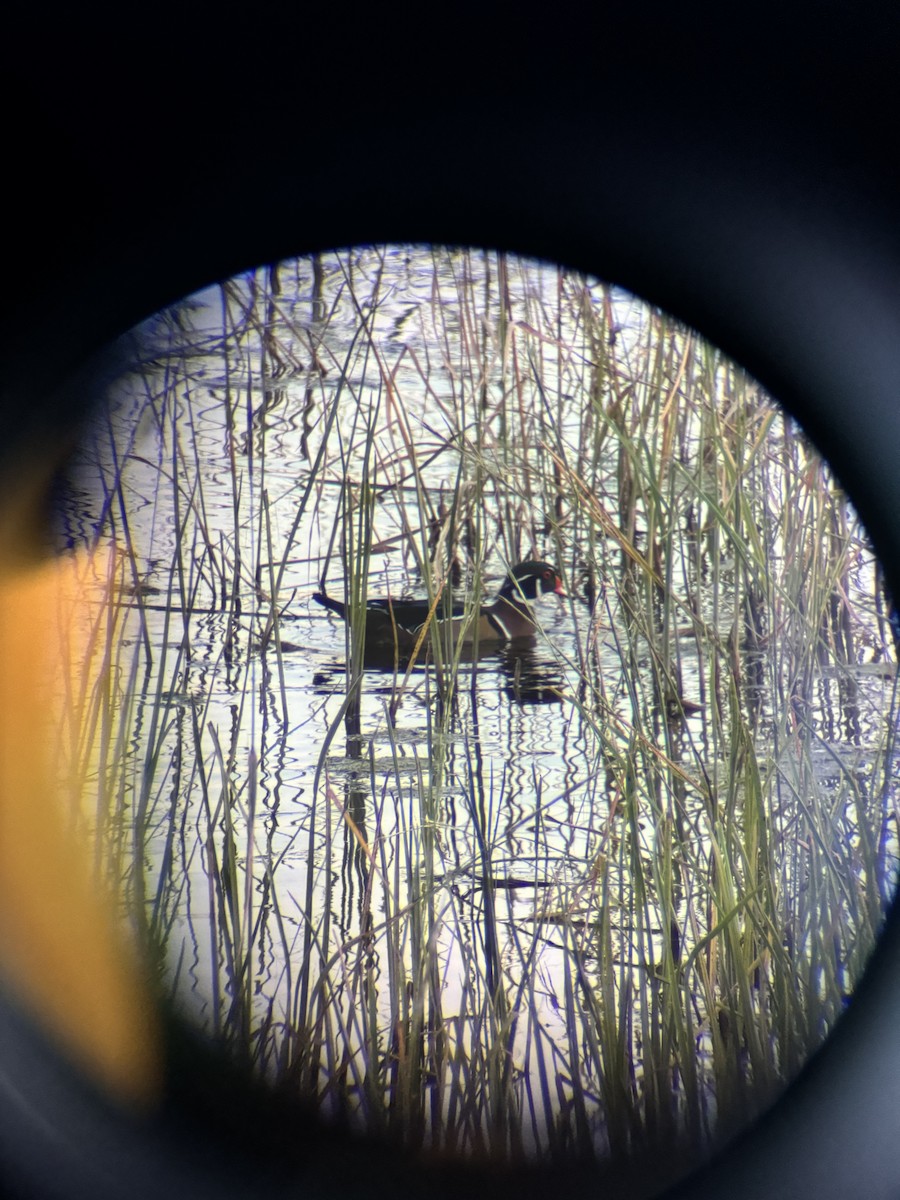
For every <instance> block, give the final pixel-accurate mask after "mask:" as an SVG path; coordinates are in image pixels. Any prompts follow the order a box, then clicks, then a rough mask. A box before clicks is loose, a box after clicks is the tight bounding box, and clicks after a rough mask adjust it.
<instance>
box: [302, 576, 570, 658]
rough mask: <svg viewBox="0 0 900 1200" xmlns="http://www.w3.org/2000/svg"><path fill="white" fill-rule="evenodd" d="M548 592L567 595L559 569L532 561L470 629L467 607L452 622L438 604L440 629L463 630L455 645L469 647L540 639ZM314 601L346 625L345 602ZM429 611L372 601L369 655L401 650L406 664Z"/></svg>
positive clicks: (423, 604)
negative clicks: (539, 610)
mask: <svg viewBox="0 0 900 1200" xmlns="http://www.w3.org/2000/svg"><path fill="white" fill-rule="evenodd" d="M543 592H555V593H556V594H557V595H558V596H565V594H566V593H565V591H564V590H563V584H562V579H561V578H560V575H559V572H558V571H557V569H556V567H553V566H551V565H550V563H546V562H538V561H535V560H529V561H528V562H523V563H519V565H518V566H517V567H514V568H513V570H512V571H511V572H510V573H509V575H508V576H507V577H506V579H505V581H504V583H503V586H502V587H501V588H500V591H499V592H498V593H497V596H496V598H495V600H494V602H493V603H492V604H483V605H482V606H481V611H480V612H479V614H478V617H477V619H476V620H473V621H470V622H469V623H468V624H466V622H465V605H464V604H463V603H462V602H459V601H457V602H456V603H455V604H454V605H453V609H452V614H451V615H450V616H449V617H448V616H446V615H444V612H443V610H442V608H441V605H440V603H439V604H438V609H437V613H436V615H435V618H434V620H435V624H436V625H437V626H438V629H443V628H444V627H446V625H447V623H448V621H449V622H450V623H451V624H452V625H454V626H456V628H457V629H458V630H459V633H456V632H454V633H453V636H454V639H456V638H457V637H459V636H462V637H463V642H464V644H469V643H472V642H474V641H475V639H476V637H477V639H478V644H479V645H490V644H494V645H496V644H497V643H500V642H509V641H513V640H514V639H516V638H526V637H534V631H535V623H534V616H533V614H532V611H531V604H530V601H532V600H536V599H537V597H538V596H539V595H540V594H541V593H543ZM313 600H315V601H316V603H317V604H322V605H324V607H325V608H328V609H330V610H331V611H332V612H333V613H337V615H338V616H339V617H342V618H343V619H344V620H346V616H347V609H346V605H345V604H344V603H343V601H341V600H334V599H332V597H331V596H327V595H326V594H325V593H324V592H316V593H315V594H314V595H313ZM429 607H430V606H429V603H428V601H427V600H369V601H368V603H367V604H366V648H367V652H369V653H373V654H374V653H377V652H378V650H379V649H380V650H381V651H382V652H383V653H387V652H388V651H390V652H391V653H393V651H394V648H395V647H396V650H397V654H398V656H399V657H400V658H403V657H408V656H409V655H410V654H411V653H412V652H413V649H414V648H415V645H416V643H417V641H418V639H419V633H420V631H421V628H422V626H423V624H424V623H425V621H426V619H427V617H428V610H429ZM438 614H441V615H438Z"/></svg>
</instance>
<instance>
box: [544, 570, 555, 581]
mask: <svg viewBox="0 0 900 1200" xmlns="http://www.w3.org/2000/svg"><path fill="white" fill-rule="evenodd" d="M552 574H553V572H552V571H545V572H544V578H545V579H549V578H550V576H551V575H552Z"/></svg>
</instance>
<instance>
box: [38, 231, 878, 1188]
mask: <svg viewBox="0 0 900 1200" xmlns="http://www.w3.org/2000/svg"><path fill="white" fill-rule="evenodd" d="M128 350H129V353H130V355H131V362H132V364H133V365H132V366H131V367H130V368H129V369H128V370H127V371H125V372H124V373H123V374H122V376H121V378H120V379H119V380H118V382H117V383H116V385H115V387H114V388H113V389H112V394H111V397H110V404H109V408H108V410H107V411H106V412H105V413H104V414H103V415H102V417H100V418H98V421H97V423H96V425H95V427H94V428H93V429H92V431H91V435H90V436H89V437H86V438H85V441H84V444H83V446H82V447H81V450H80V453H79V456H78V459H77V462H76V463H75V464H74V466H73V470H72V474H71V478H70V481H69V491H68V495H67V498H66V499H65V502H64V503H63V505H62V508H61V512H60V520H61V524H62V526H63V527H64V529H65V531H66V534H67V536H68V537H69V538H70V540H72V541H77V540H79V539H84V538H87V539H88V540H90V541H91V543H92V544H93V545H95V546H97V547H102V546H105V545H109V544H111V545H113V546H114V547H116V552H117V555H118V557H117V559H116V562H117V564H118V567H117V571H118V574H117V578H116V580H115V584H114V586H113V587H112V588H106V587H100V586H98V588H97V589H96V593H95V602H94V604H93V606H92V607H90V608H89V609H88V610H86V611H85V612H82V614H81V617H80V618H79V619H82V620H86V619H91V620H93V621H95V622H96V623H97V626H98V629H99V630H102V631H103V636H102V637H101V638H100V641H99V642H98V645H105V646H107V648H108V649H107V659H106V663H107V666H108V667H109V670H110V680H111V685H110V691H109V692H108V693H107V694H106V697H105V699H98V704H100V706H101V708H102V707H103V705H105V706H106V707H105V708H104V709H103V713H104V715H103V719H102V720H99V719H98V721H97V724H96V726H94V727H93V728H96V730H97V736H96V738H94V739H93V741H92V738H91V737H90V736H87V735H84V734H83V735H82V736H80V737H79V738H78V739H77V745H78V754H80V755H83V756H84V763H85V764H87V763H88V762H90V763H91V764H92V765H91V767H90V772H91V775H90V777H91V778H92V779H97V780H99V781H100V787H99V790H100V794H101V798H102V802H101V810H102V811H101V814H100V816H99V817H97V818H96V820H95V821H94V824H95V826H96V828H95V833H96V835H97V838H98V844H99V846H100V847H101V849H102V851H103V853H102V855H101V866H100V869H102V870H103V871H104V872H105V873H106V875H107V876H112V877H114V879H115V881H116V883H117V886H118V887H119V889H120V891H121V895H122V898H123V908H124V911H125V912H126V913H127V914H128V916H129V919H131V920H134V921H137V922H138V923H139V925H140V926H141V929H142V932H143V935H144V937H145V939H146V941H147V943H148V945H149V946H150V947H151V948H152V952H153V953H154V955H155V961H156V962H158V965H159V976H160V983H161V987H162V988H163V990H164V992H165V994H166V995H168V996H170V997H171V999H172V1000H173V1002H174V1003H175V1004H176V1006H177V1007H178V1008H180V1009H181V1010H183V1011H186V1012H187V1013H189V1014H190V1017H191V1019H192V1020H194V1021H196V1022H198V1023H200V1025H201V1026H202V1027H203V1028H204V1029H205V1030H207V1031H208V1032H209V1034H210V1036H211V1037H213V1038H215V1039H217V1040H219V1041H220V1042H221V1043H222V1044H224V1045H225V1046H226V1047H227V1048H228V1050H229V1052H230V1053H232V1054H234V1055H235V1056H237V1057H238V1058H240V1059H241V1060H243V1061H245V1062H246V1063H247V1064H248V1065H250V1066H251V1067H252V1069H253V1070H255V1071H257V1072H259V1073H260V1074H261V1075H263V1076H265V1077H266V1078H268V1079H270V1080H272V1081H274V1082H277V1083H278V1084H279V1085H281V1086H285V1087H290V1088H295V1089H297V1090H299V1091H300V1092H301V1093H302V1094H303V1095H305V1096H306V1097H308V1098H309V1099H310V1100H311V1101H312V1102H314V1103H315V1104H316V1105H317V1106H318V1107H319V1108H320V1110H321V1111H322V1112H323V1113H324V1114H326V1115H330V1116H335V1117H340V1118H341V1119H347V1120H349V1121H350V1122H351V1124H353V1125H354V1126H355V1127H358V1128H360V1129H365V1130H368V1131H373V1132H376V1133H380V1134H384V1135H386V1136H391V1137H396V1138H397V1139H398V1140H399V1141H400V1142H401V1143H402V1144H404V1145H406V1146H409V1147H413V1148H416V1147H423V1148H426V1149H431V1148H440V1149H447V1150H452V1151H455V1152H458V1153H460V1154H463V1155H466V1154H478V1153H483V1152H489V1153H491V1154H492V1155H496V1156H498V1157H500V1158H503V1157H506V1156H513V1157H515V1156H519V1155H525V1156H528V1157H532V1158H541V1159H546V1158H554V1157H556V1156H560V1155H569V1154H571V1155H585V1154H590V1155H595V1156H598V1157H607V1156H608V1157H612V1158H616V1159H619V1160H622V1159H627V1158H629V1157H631V1158H634V1159H635V1161H637V1160H639V1159H642V1158H643V1159H645V1160H646V1156H647V1153H648V1151H652V1152H653V1154H654V1155H656V1154H657V1152H662V1151H664V1152H665V1166H664V1167H661V1168H660V1169H661V1171H662V1173H663V1174H668V1175H671V1176H675V1175H677V1174H679V1173H680V1172H681V1171H682V1170H684V1169H686V1167H687V1166H690V1165H692V1164H694V1163H696V1161H698V1160H699V1159H701V1158H702V1157H704V1156H706V1155H707V1154H708V1153H709V1152H710V1150H711V1149H712V1148H713V1147H714V1146H715V1145H716V1144H718V1143H719V1142H721V1141H722V1140H723V1139H724V1138H727V1137H728V1136H730V1135H731V1134H732V1133H733V1132H734V1131H735V1130H736V1129H739V1128H741V1127H742V1126H743V1125H745V1124H746V1123H747V1122H748V1121H750V1120H751V1119H752V1118H753V1117H754V1116H755V1115H757V1114H758V1112H759V1111H761V1109H763V1108H764V1107H765V1106H766V1105H768V1104H769V1103H770V1102H771V1100H772V1099H773V1097H774V1096H776V1095H777V1094H778V1093H779V1091H780V1090H781V1089H782V1088H783V1087H784V1085H785V1084H786V1082H787V1081H789V1080H790V1079H791V1078H793V1076H794V1075H795V1074H796V1072H797V1071H798V1069H799V1067H800V1066H801V1065H802V1063H803V1062H804V1061H805V1060H806V1058H807V1057H808V1055H809V1054H810V1053H811V1052H812V1051H813V1050H814V1049H815V1048H816V1047H817V1046H819V1045H820V1044H821V1042H822V1041H823V1039H824V1038H825V1037H826V1036H827V1034H828V1032H829V1031H830V1029H831V1028H832V1027H833V1025H834V1023H835V1021H836V1020H837V1019H838V1018H839V1016H840V1013H841V1011H842V1009H843V1007H844V1005H845V1003H846V1001H847V997H848V996H849V995H850V993H851V992H852V989H853V987H854V985H855V983H856V981H857V980H858V979H859V977H860V974H861V972H862V970H863V969H864V966H865V963H866V960H867V958H868V956H869V954H870V952H871V950H872V948H873V946H874V944H875V941H876V939H877V936H878V932H879V929H880V927H881V922H882V919H883V914H884V911H885V908H886V906H887V905H888V903H889V902H890V899H891V897H892V895H893V887H894V879H895V873H896V859H897V817H896V811H897V788H896V777H897V760H896V748H895V725H896V694H895V682H896V654H895V649H894V645H893V642H892V638H891V634H890V628H889V624H888V609H887V602H886V600H885V597H884V595H883V589H882V585H881V581H880V573H879V569H878V565H877V563H876V562H875V561H874V559H873V555H872V551H871V548H870V546H869V544H868V541H867V539H866V536H865V533H864V531H863V530H861V529H860V527H859V522H858V520H857V518H856V515H855V513H854V512H853V509H852V507H851V506H850V504H849V503H848V501H847V499H846V497H845V496H844V495H843V494H842V492H841V491H840V489H839V487H838V486H837V484H836V482H835V480H834V479H833V477H832V475H831V474H830V472H829V470H828V469H827V467H826V466H825V465H824V464H823V463H822V462H821V461H820V459H819V458H818V456H817V455H816V453H815V451H814V450H813V449H812V448H811V447H810V446H809V444H808V443H807V441H806V439H805V437H804V436H803V434H802V433H801V432H800V431H799V430H798V429H797V428H796V427H795V426H794V425H793V423H792V422H791V421H790V420H789V419H788V418H786V417H785V416H783V415H782V414H781V413H780V412H779V411H778V409H777V407H776V406H775V405H774V403H773V402H772V401H771V399H770V398H769V397H767V396H766V395H765V394H764V393H763V392H762V390H761V389H760V388H759V387H758V386H757V385H756V384H755V383H754V382H753V381H752V380H750V379H749V378H748V377H747V376H746V375H744V374H743V373H742V372H741V371H740V370H739V369H738V368H737V367H736V366H735V365H734V364H733V363H731V362H729V361H728V360H727V359H725V358H724V357H723V356H722V355H721V354H720V353H718V352H717V351H716V350H715V349H714V348H712V347H710V346H709V345H708V344H706V343H704V342H703V341H701V340H700V339H699V338H698V337H696V335H694V334H693V333H692V332H691V331H689V330H687V329H684V328H683V327H681V326H679V325H678V324H677V323H675V322H673V321H671V320H669V319H667V318H665V317H664V316H663V315H661V314H660V313H658V312H657V311H655V310H652V309H650V308H648V307H646V306H643V305H641V304H639V303H638V302H637V301H634V300H632V299H631V298H630V297H628V296H626V295H624V294H622V293H619V292H617V291H616V290H615V289H613V288H610V287H608V286H606V285H604V284H601V283H599V282H598V281H596V280H592V279H588V278H584V277H582V276H579V275H577V274H574V273H570V272H564V271H561V270H557V269H556V268H552V267H549V266H547V265H542V264H537V263H534V262H529V261H522V260H515V259H508V258H505V257H503V256H498V255H494V254H483V253H477V252H474V251H450V250H439V249H434V250H432V249H424V248H391V249H387V250H385V249H364V250H358V251H353V252H348V253H342V254H333V255H323V256H320V257H319V258H317V259H301V260H297V261H292V262H288V263H283V264H280V265H279V266H278V267H272V268H266V269H261V270H260V271H258V272H255V273H252V274H248V275H245V276H242V277H239V278H236V279H233V280H230V281H228V282H226V283H224V284H223V285H221V286H220V287H218V288H213V289H210V290H208V291H206V292H204V293H202V294H200V295H198V296H197V297H194V298H192V299H190V300H188V301H185V302H183V303H182V304H180V305H177V306H175V307H174V308H173V309H171V310H167V311H166V312H163V313H161V314H159V315H158V316H157V317H155V318H153V319H152V320H151V321H149V322H147V323H146V324H145V325H144V326H142V327H140V328H139V329H137V330H135V331H134V333H133V335H132V337H131V338H130V340H129V342H128ZM527 558H539V559H543V560H548V561H550V562H552V563H554V564H555V565H556V566H557V567H558V568H559V570H560V571H561V573H562V575H563V578H564V580H565V583H566V588H567V591H568V598H567V599H566V600H562V599H560V598H559V597H557V596H554V595H552V594H551V595H545V596H541V597H540V598H539V600H538V601H537V602H536V603H535V605H534V608H533V611H534V613H535V620H536V625H535V632H534V637H533V638H530V639H525V640H524V641H517V642H515V643H509V644H506V645H502V644H501V645H494V646H490V647H484V648H483V649H484V651H485V652H484V653H476V654H472V653H471V652H469V651H467V650H466V649H465V648H464V647H461V646H460V645H458V644H454V643H453V642H452V640H448V639H446V638H445V637H444V636H442V634H441V633H440V631H439V628H438V622H437V618H438V617H439V616H440V615H441V614H442V613H443V612H445V611H448V610H445V609H444V605H445V603H446V601H447V600H448V599H449V598H450V597H451V596H453V597H455V598H456V599H457V600H458V601H461V602H462V603H463V604H464V605H465V606H466V614H467V615H466V617H464V619H468V618H469V617H472V616H473V614H474V613H475V611H476V609H477V607H478V605H479V604H481V603H482V601H483V600H484V598H485V597H489V596H490V595H492V594H493V593H495V592H496V589H497V588H498V587H499V586H500V584H501V583H502V581H503V580H504V578H505V577H506V573H507V571H508V569H509V568H510V567H511V566H512V565H513V564H515V563H517V562H520V561H522V560H523V559H527ZM323 582H324V583H326V584H327V587H328V590H329V592H330V593H331V594H333V595H336V596H339V597H340V599H341V600H342V601H344V602H345V603H346V604H347V606H348V614H349V618H348V621H347V622H344V621H340V620H338V619H336V618H335V616H334V615H333V614H331V613H329V612H327V611H325V610H324V609H322V608H321V607H319V606H317V605H316V604H313V603H311V597H312V595H313V593H314V592H316V591H319V590H322V587H323ZM104 596H106V599H105V600H104V598H103V597H104ZM373 596H390V597H393V598H396V599H398V600H399V599H401V598H404V597H407V596H418V597H420V598H423V599H425V600H426V601H427V602H428V607H429V610H432V611H433V614H434V618H435V619H434V621H433V622H432V624H431V625H430V626H429V628H428V629H427V631H426V633H425V634H424V636H423V638H422V641H421V645H420V646H419V647H418V648H417V652H416V653H414V654H411V655H410V654H406V655H404V656H403V657H402V658H400V657H399V656H398V661H396V662H388V663H383V664H381V669H372V667H371V666H370V665H367V662H366V651H365V645H364V638H363V636H362V630H363V627H364V623H365V617H364V607H365V603H366V599H367V597H369V598H370V597H373ZM107 635H108V636H107ZM410 660H411V661H410ZM112 730H114V731H115V732H114V733H113V732H111V731H112ZM101 731H102V736H101ZM84 770H85V772H86V773H88V768H87V766H85V768H84ZM92 820H93V818H92ZM654 1161H660V1162H661V1161H662V1159H659V1158H657V1159H655V1160H654ZM658 1181H659V1180H657V1182H658Z"/></svg>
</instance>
